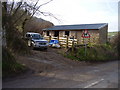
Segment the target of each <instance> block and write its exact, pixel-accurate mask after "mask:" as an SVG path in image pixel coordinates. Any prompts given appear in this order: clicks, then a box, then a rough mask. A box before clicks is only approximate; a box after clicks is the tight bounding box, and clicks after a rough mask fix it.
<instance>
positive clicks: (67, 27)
mask: <svg viewBox="0 0 120 90" xmlns="http://www.w3.org/2000/svg"><path fill="white" fill-rule="evenodd" d="M106 25H108V24H107V23H99V24H77V25H59V26H52V27H51V28H45V29H43V30H48V31H49V30H82V29H101V28H103V27H105V26H106Z"/></svg>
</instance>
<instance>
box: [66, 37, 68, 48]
mask: <svg viewBox="0 0 120 90" xmlns="http://www.w3.org/2000/svg"><path fill="white" fill-rule="evenodd" d="M66 48H68V36H67V39H66Z"/></svg>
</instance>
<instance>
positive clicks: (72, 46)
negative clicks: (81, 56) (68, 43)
mask: <svg viewBox="0 0 120 90" xmlns="http://www.w3.org/2000/svg"><path fill="white" fill-rule="evenodd" d="M72 53H73V54H74V36H73V41H72Z"/></svg>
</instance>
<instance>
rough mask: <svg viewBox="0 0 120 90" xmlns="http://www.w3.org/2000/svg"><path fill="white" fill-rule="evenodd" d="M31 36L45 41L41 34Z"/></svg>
mask: <svg viewBox="0 0 120 90" xmlns="http://www.w3.org/2000/svg"><path fill="white" fill-rule="evenodd" d="M31 36H32V38H33V39H43V38H42V37H41V35H39V34H32V35H31Z"/></svg>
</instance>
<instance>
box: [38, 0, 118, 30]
mask: <svg viewBox="0 0 120 90" xmlns="http://www.w3.org/2000/svg"><path fill="white" fill-rule="evenodd" d="M40 1H42V2H46V1H48V0H40ZM118 2H119V0H53V1H52V2H50V3H49V4H47V5H45V6H43V7H42V8H41V9H40V10H42V11H46V12H51V13H52V14H54V15H55V16H56V17H57V18H58V19H60V22H59V21H57V20H55V19H53V18H52V17H44V16H41V15H40V16H38V17H41V18H43V19H45V20H48V21H51V22H52V23H53V24H54V25H70V24H89V23H108V25H109V28H108V31H109V32H111V31H118ZM40 3H41V2H40Z"/></svg>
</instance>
